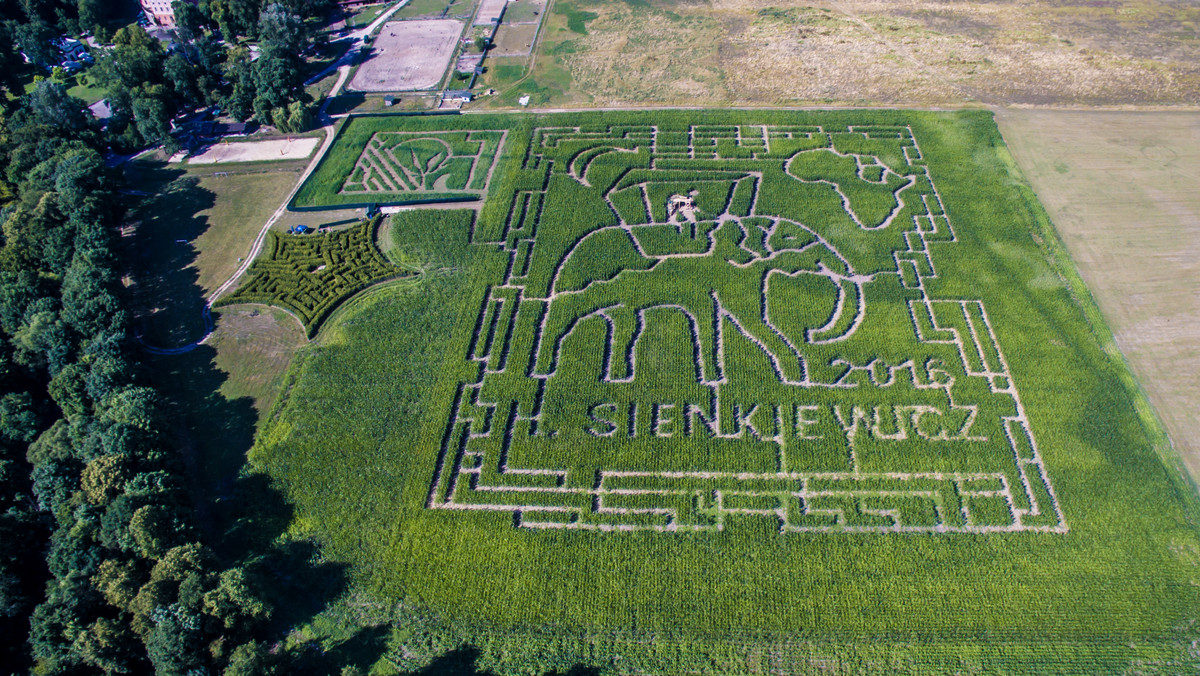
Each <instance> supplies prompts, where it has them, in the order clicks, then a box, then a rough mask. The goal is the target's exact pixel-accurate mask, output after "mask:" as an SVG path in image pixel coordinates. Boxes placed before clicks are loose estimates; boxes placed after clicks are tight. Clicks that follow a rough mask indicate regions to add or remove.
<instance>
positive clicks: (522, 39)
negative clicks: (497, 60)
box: [492, 23, 538, 56]
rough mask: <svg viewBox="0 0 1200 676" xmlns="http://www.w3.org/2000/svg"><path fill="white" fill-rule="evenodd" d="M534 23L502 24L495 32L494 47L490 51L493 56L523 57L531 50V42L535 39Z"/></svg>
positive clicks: (536, 30)
mask: <svg viewBox="0 0 1200 676" xmlns="http://www.w3.org/2000/svg"><path fill="white" fill-rule="evenodd" d="M537 32H538V25H537V24H536V23H516V24H510V23H504V24H500V30H499V31H497V32H496V46H495V47H494V48H493V49H492V55H493V56H525V55H526V54H528V53H529V51H530V50H531V49H532V48H533V47H532V45H533V40H534V38H535V37H537Z"/></svg>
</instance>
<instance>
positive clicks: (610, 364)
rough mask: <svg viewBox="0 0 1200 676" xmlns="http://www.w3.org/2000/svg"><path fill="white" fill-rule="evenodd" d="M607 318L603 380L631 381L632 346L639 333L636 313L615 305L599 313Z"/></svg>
mask: <svg viewBox="0 0 1200 676" xmlns="http://www.w3.org/2000/svg"><path fill="white" fill-rule="evenodd" d="M601 312H602V314H604V316H605V317H607V318H608V326H609V334H608V339H609V343H608V350H607V363H606V364H605V376H604V379H605V380H608V381H610V382H622V381H628V380H632V379H633V377H634V375H635V374H634V372H633V346H634V341H635V340H637V336H638V334H639V333H641V325H640V323H639V317H638V313H637V312H636V311H635V310H633V309H632V308H629V307H626V306H624V305H616V306H613V307H610V308H606V309H604V310H602V311H601Z"/></svg>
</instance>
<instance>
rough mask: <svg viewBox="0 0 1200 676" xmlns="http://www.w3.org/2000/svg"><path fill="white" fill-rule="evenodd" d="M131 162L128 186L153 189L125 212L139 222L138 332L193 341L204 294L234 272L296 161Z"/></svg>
mask: <svg viewBox="0 0 1200 676" xmlns="http://www.w3.org/2000/svg"><path fill="white" fill-rule="evenodd" d="M135 164H136V166H137V171H138V172H139V175H138V178H137V179H136V182H135V188H136V189H138V190H141V191H144V192H148V193H151V194H152V195H153V196H152V197H148V198H146V199H144V200H143V201H142V202H141V204H139V205H138V206H137V207H136V208H135V210H134V211H133V212H132V213H131V214H130V216H129V218H128V220H130V221H131V222H132V221H140V225H138V227H137V228H136V233H135V235H134V239H133V241H132V245H133V246H134V251H135V252H136V257H135V261H134V262H135V264H136V266H137V267H136V271H135V274H134V287H133V288H134V292H135V293H136V294H137V297H138V300H139V305H140V306H141V307H142V308H143V312H144V313H145V316H144V318H145V321H144V323H143V324H144V331H145V334H146V336H147V338H148V339H150V340H151V341H152V342H154V343H155V344H158V345H164V346H171V345H176V344H180V343H185V342H188V341H190V340H195V339H197V338H198V337H200V336H201V335H203V331H204V325H203V321H202V315H201V308H202V306H203V303H204V296H205V295H207V294H208V293H209V292H210V291H212V290H213V289H215V288H216V287H218V286H220V285H221V283H223V282H224V281H225V280H227V279H228V278H229V277H230V276H231V275H232V274H233V273H234V271H236V270H237V268H238V266H239V265H240V261H239V260H238V259H239V258H240V257H242V256H245V255H246V254H247V253H248V252H249V250H250V245H251V243H252V242H253V241H254V237H255V235H257V234H258V231H259V230H260V229H261V228H262V226H263V224H264V223H266V221H267V219H268V218H269V217H270V215H271V213H272V212H273V211H275V209H277V208H278V207H279V205H280V204H281V203H282V202H283V200H284V198H286V197H287V194H288V191H290V190H291V189H292V187H293V186H294V185H295V184H296V181H297V180H298V179H299V176H300V172H301V171H302V170H303V164H299V165H296V164H289V165H286V166H282V167H280V168H279V169H275V168H274V166H272V167H271V168H270V169H264V168H263V167H261V165H260V166H254V165H245V166H243V167H240V168H236V169H234V168H230V167H220V170H221V171H220V172H219V173H222V174H224V175H215V174H216V173H218V172H217V171H216V170H215V169H213V168H212V167H205V168H203V169H198V170H187V169H181V168H179V167H178V166H177V165H168V164H166V163H163V162H141V161H139V162H137V163H135ZM278 164H280V163H272V165H278Z"/></svg>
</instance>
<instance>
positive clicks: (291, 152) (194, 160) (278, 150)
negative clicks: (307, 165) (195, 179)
mask: <svg viewBox="0 0 1200 676" xmlns="http://www.w3.org/2000/svg"><path fill="white" fill-rule="evenodd" d="M320 140H321V139H319V138H316V137H312V136H307V137H304V138H296V139H274V140H271V141H249V142H246V143H214V144H213V145H211V146H208V147H207V148H205V149H204V150H203V151H201V152H200V153H199V154H197V155H194V156H192V157H191V158H190V159H188V161H187V163H188V164H222V163H225V162H269V161H271V160H299V159H303V158H305V157H308V156H309V155H311V154H312V152H313V149H314V148H316V147H317V143H318V142H320Z"/></svg>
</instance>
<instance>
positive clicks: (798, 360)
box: [720, 293, 807, 383]
mask: <svg viewBox="0 0 1200 676" xmlns="http://www.w3.org/2000/svg"><path fill="white" fill-rule="evenodd" d="M734 299H735V301H736V302H734V303H732V304H731V305H730V306H725V305H722V306H721V309H720V312H721V314H722V316H723V321H729V322H731V323H732V324H733V325H734V326H736V327H737V328H738V330H739V331H741V333H742V334H743V335H745V336H746V337H748V338H750V339H751V340H752V341H754V342H755V343H756V344H757V345H758V347H759V348H761V349H762V350H763V352H766V354H767V357H768V358H769V359H770V360H771V363H772V364H774V366H775V370H776V372H777V373H778V374H779V376H780V380H781V381H782V382H785V383H802V382H805V381H806V380H807V375H806V369H805V364H804V358H803V357H802V356H800V354H799V353H798V352H797V351H796V349H795V348H794V347H793V346H792V345H791V344H790V343H789V342H788V341H787V340H786V339H785V338H784V337H783V336H782V335H781V334H780V333H779V332H778V331H776V330H775V329H774V328H772V327H771V326H770V325H769V324H767V322H766V319H765V316H764V307H763V302H764V297H763V294H761V293H757V294H737V295H736V296H734Z"/></svg>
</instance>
